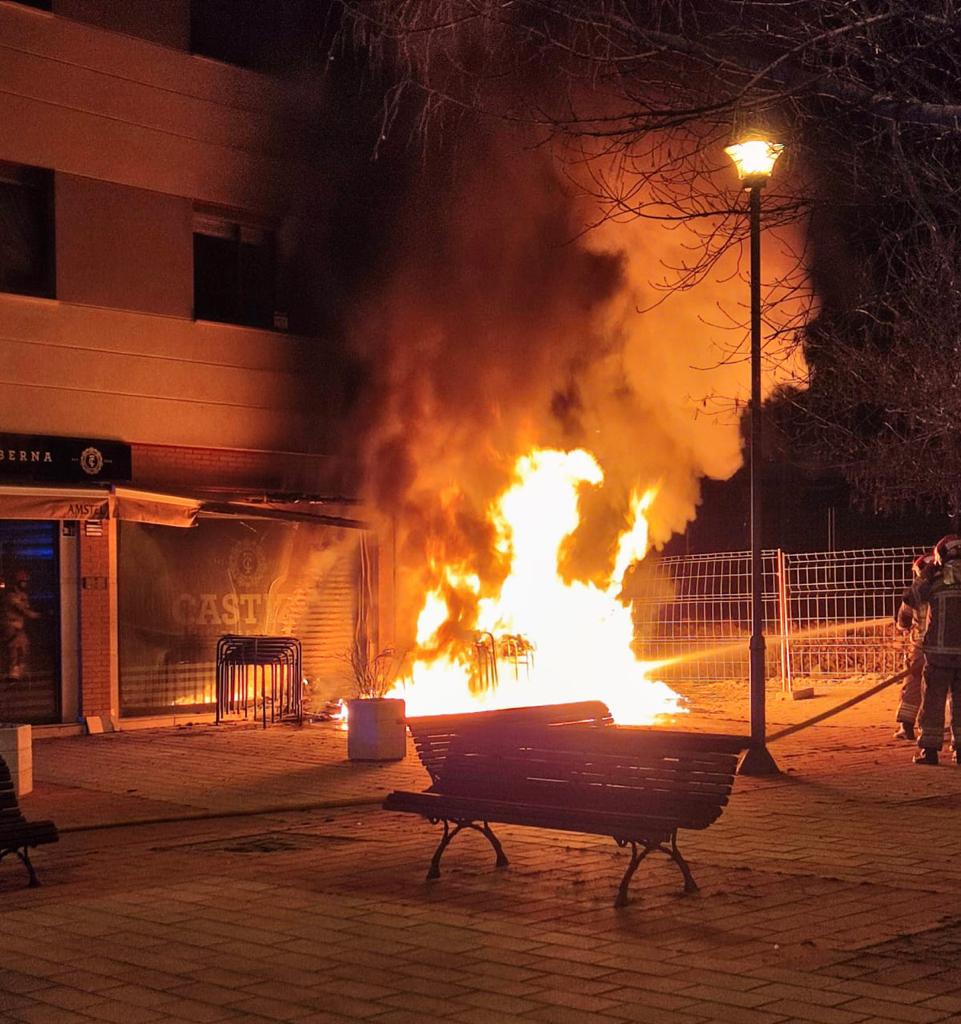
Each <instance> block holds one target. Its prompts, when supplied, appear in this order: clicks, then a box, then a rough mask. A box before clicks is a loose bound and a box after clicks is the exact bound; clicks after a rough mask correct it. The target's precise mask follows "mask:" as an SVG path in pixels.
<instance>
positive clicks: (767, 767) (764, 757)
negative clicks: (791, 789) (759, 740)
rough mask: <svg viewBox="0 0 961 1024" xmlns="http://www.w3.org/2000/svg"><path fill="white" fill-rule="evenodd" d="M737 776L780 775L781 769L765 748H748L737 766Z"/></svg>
mask: <svg viewBox="0 0 961 1024" xmlns="http://www.w3.org/2000/svg"><path fill="white" fill-rule="evenodd" d="M737 774H738V775H780V774H781V769H780V768H778V766H777V762H776V761H775V760H774V758H773V757H772V756H771V752H770V751H769V750H768V749H767V747H765V746H760V747H748V748H747V751H746V753H745V754H744V756H743V757H742V758H741V762H740V764H739V765H738V766H737Z"/></svg>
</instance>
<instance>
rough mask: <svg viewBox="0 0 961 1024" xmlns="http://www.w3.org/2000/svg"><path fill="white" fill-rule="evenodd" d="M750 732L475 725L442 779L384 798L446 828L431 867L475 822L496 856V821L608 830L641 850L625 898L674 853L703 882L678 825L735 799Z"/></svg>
mask: <svg viewBox="0 0 961 1024" xmlns="http://www.w3.org/2000/svg"><path fill="white" fill-rule="evenodd" d="M748 742H749V741H748V739H747V738H746V737H739V736H724V735H717V734H708V733H684V732H673V731H666V730H659V729H642V728H631V727H618V726H613V727H610V728H601V729H598V728H590V727H584V726H578V725H574V726H570V727H565V728H552V727H545V726H543V725H539V726H530V725H526V724H523V722H522V720H519V722H518V724H515V725H510V726H508V725H503V726H502V727H501V728H499V729H497V730H496V731H490V730H484V729H477V730H474V731H471V730H470V729H467V730H465V731H463V732H462V733H461V734H460V735H458V736H457V737H455V738H454V739H453V740H452V741H451V743H450V745H449V747H448V749H447V751H446V756H445V758H444V760H443V764H442V765H441V766H440V768H439V770H438V774H437V777H436V779H435V781H434V784H433V785H432V786H431V787H430V788H429V789H428V790H427V791H425V792H423V793H411V792H401V791H397V792H394V793H391V794H389V796H388V797H387V799H386V800H385V802H384V805H383V806H384V808H385V809H387V810H391V811H403V812H408V813H412V814H419V815H421V816H422V817H424V818H426V819H427V820H428V821H430V822H431V823H432V824H437V823H441V824H442V825H443V834H442V836H441V839H440V843H439V844H438V846H437V849H436V850H435V852H434V855H433V857H432V859H431V862H430V868H429V869H428V872H427V878H428V880H430V879H434V878H438V877H439V876H440V859H441V856H442V855H443V853H444V850H445V849H446V848H447V846H448V845H449V844H450V842H451V840H452V839H453V838H454V836H456V835H457V834H458V833H459V832H462V831H463V830H465V829H473V830H475V831H477V832H480V833H481V834H482V835H484V836H485V837H486V838H487V840H488V841H489V842H490V844H491V846H492V847H493V848H494V853H495V855H496V865H497V866H498V867H503V866H506V864H507V863H508V861H507V857H506V856H505V855H504V851H503V849H502V847H501V844H500V841H499V840H498V838H497V837H496V836H495V835H494V832H493V829H492V828H491V823H492V822H494V823H503V824H510V825H525V826H529V827H533V828H543V829H557V830H561V831H565V832H580V833H585V834H593V835H609V836H611V837H612V838H613V839H614V841H615V842H616V843H617V845H618V846H620V847H630V850H631V858H630V862H629V863H628V865H627V868H626V870H625V872H624V876H623V878H622V879H621V884H620V886H619V888H618V891H617V897H616V899H615V900H614V905H615V906H616V907H621V906H624V905H625V904H626V903H627V894H628V887H629V885H630V882H631V878H632V877H633V875H634V872H635V871H636V870H637V867H638V865H639V864H640V863H641V861H642V860H643V859H644V858H645V857H646V856H647V855H648V854H649V853H652V852H654V851H659V852H661V853H665V854H667V856H669V857H670V858H671V859H672V860H673V861H674V863H675V864H677V866H678V868H679V869H680V871H681V874H682V875H683V877H684V891H685V892H692V891H695V890H696V889H697V884H696V882H695V881H694V877H693V875H692V874H691V870H690V868H689V866H688V864H687V862H686V861H685V860H684V858H683V857H682V856H681V853H680V851H679V850H678V847H677V833H678V830H679V829H705V828H707V827H708V826H710V825H711V824H713V822H715V821H716V820H717V819H718V817H720V814H721V811H722V810H723V808H724V806H725V805H726V804H727V801H728V797H729V794H730V792H731V787H732V785H733V783H734V774H735V770H736V768H737V761H738V755H739V754H740V752H741V751H742V750H744V749H745V748H746V747H747V746H748Z"/></svg>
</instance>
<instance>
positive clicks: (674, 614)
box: [633, 548, 924, 687]
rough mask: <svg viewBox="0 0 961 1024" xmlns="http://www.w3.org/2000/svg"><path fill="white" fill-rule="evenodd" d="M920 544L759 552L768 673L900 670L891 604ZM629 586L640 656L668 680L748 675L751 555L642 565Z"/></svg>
mask: <svg viewBox="0 0 961 1024" xmlns="http://www.w3.org/2000/svg"><path fill="white" fill-rule="evenodd" d="M922 550H924V549H922V548H876V549H869V550H853V551H826V552H816V553H803V554H788V553H786V552H783V551H780V550H777V551H765V552H764V553H763V556H762V557H763V595H764V632H765V636H766V667H767V674H768V676H769V677H774V676H780V678H781V679H782V681H783V684H784V686H785V687H789V686H790V685H791V683H792V679H793V678H796V677H797V678H801V677H803V678H809V677H818V678H827V679H841V678H846V677H849V676H852V675H859V674H890V673H892V672H895V671H898V669H900V667H901V662H902V658H903V648H902V645H901V644H900V643H899V642H898V639H897V637H896V634H895V630H894V624H893V612H894V608H895V604H896V602H897V598H898V596H899V594H900V592H901V590H902V589H903V587H904V586H905V585H906V584H907V583H908V582H909V581H910V578H911V562H912V560H913V559H914V558H915V557H916V556H917V555H918V554H920V553H921V551H922ZM639 577H640V578H639V580H638V581H637V582H636V583H635V586H634V588H633V589H634V622H635V637H636V647H637V652H638V655H639V656H640V657H642V658H644V659H647V660H652V661H658V662H662V663H663V664H662V665H661V666H660V667H659V668H658V671H657V675H658V677H659V678H662V679H664V680H665V681H666V682H670V681H671V680H677V681H698V680H705V681H707V680H719V679H746V678H747V676H748V641H749V640H750V634H751V555H750V552H747V551H735V552H722V553H717V554H708V555H687V556H684V555H681V556H672V557H668V558H662V559H659V560H657V561H655V562H653V564H648V565H646V566H645V569H644V571H643V572H642V573H639Z"/></svg>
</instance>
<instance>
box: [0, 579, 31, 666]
mask: <svg viewBox="0 0 961 1024" xmlns="http://www.w3.org/2000/svg"><path fill="white" fill-rule="evenodd" d="M29 582H30V576H29V574H28V573H27V572H26V570H24V569H19V570H17V572H16V573H14V576H13V586H12V587H7V588H6V589H5V590H4V591H3V603H2V607H0V640H2V643H3V647H4V653H5V655H6V666H5V667H6V676H7V678H8V679H9V680H11V681H16V680H18V679H22V678H23V675H24V672H25V671H26V667H27V661H28V659H29V657H30V638H29V636H28V635H27V620H28V619H39V618H40V612H38V611H36V610H35V609H33V608H31V607H30V595H29V594H28V593H27V584H28V583H29Z"/></svg>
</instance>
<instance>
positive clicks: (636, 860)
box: [614, 839, 651, 907]
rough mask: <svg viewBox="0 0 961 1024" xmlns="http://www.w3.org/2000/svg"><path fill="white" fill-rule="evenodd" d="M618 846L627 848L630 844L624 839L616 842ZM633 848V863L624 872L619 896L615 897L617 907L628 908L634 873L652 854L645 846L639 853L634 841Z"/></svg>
mask: <svg viewBox="0 0 961 1024" xmlns="http://www.w3.org/2000/svg"><path fill="white" fill-rule="evenodd" d="M614 841H615V842H616V843H617V845H618V846H627V845H628V843H627V841H625V840H622V839H615V840H614ZM630 846H631V862H630V864H628V865H627V870H626V871H625V872H624V877H623V878H622V879H621V884H620V886H619V887H618V890H617V896H615V897H614V906H615V907H626V906H627V889H628V886H629V885H630V884H631V879H632V878H633V877H634V872H635V871H637V866H638V864H640V863H641V861H642V860H643V859H644V858H645V857H646V856H647V855H648V854H649V853H650V852H651V848H650V847H649V846H645V847H644V849H643V850H642V851H641V852H640V853H638V852H637V843H635V842H634V841H633V840H631V841H630Z"/></svg>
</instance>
